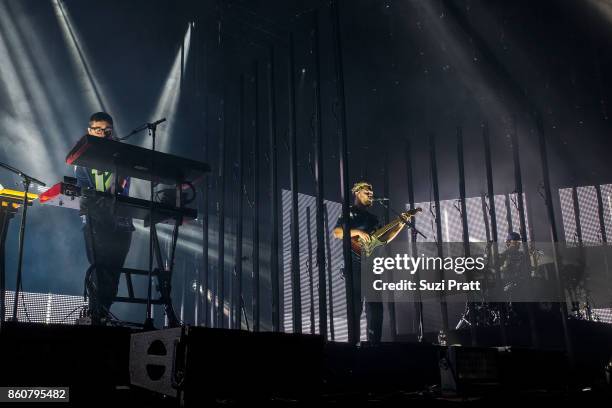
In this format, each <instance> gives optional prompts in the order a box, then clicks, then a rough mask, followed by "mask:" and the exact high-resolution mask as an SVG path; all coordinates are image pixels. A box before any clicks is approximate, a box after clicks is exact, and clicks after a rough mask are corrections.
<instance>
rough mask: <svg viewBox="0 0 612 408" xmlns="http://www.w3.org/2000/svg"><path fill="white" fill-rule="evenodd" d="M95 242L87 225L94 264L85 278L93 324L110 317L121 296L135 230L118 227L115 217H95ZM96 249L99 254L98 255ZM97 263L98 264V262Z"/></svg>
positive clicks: (85, 229) (88, 249) (88, 255)
mask: <svg viewBox="0 0 612 408" xmlns="http://www.w3.org/2000/svg"><path fill="white" fill-rule="evenodd" d="M91 225H92V227H93V228H92V232H93V242H94V243H95V246H94V245H93V244H92V237H91V234H90V231H89V227H88V226H85V227H84V228H83V233H84V234H85V247H86V249H87V259H88V260H89V263H90V264H91V266H90V267H89V269H88V270H87V275H86V277H85V288H86V291H87V297H88V299H89V313H90V316H91V318H92V321H93V323H99V322H100V319H102V318H105V317H107V316H108V313H109V311H110V307H111V305H112V303H113V300H114V299H115V296H117V290H118V288H119V278H120V276H121V272H120V268H122V267H123V263H124V262H125V258H126V257H127V254H128V252H129V250H130V244H131V242H132V231H125V230H115V226H114V223H113V222H112V220H108V219H106V220H96V219H95V218H94V219H92V222H91ZM94 252H95V257H94ZM94 263H95V265H94Z"/></svg>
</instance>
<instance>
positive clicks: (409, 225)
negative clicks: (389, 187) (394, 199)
mask: <svg viewBox="0 0 612 408" xmlns="http://www.w3.org/2000/svg"><path fill="white" fill-rule="evenodd" d="M374 201H376V202H377V203H380V205H382V206H383V207H385V208H386V209H388V210H391V211H392V212H393V213H394V214H395V215H397V216H398V217H401V216H402V214H400V213H399V212H397V211H395V209H393V208H392V207H390V206H388V205H387V204H385V201H390V200H386V199H385V200H381V199H376V198H375V199H374ZM406 225H408V228H412V229H413V230H414V232H416V233H417V234H419V235H420V236H422V237H423V238H425V239H427V237H426V236H425V235H424V234H423V233H422V232H421V231H419V230H418V229H417V227H416V225H415V223H414V221H409V222H407V223H406Z"/></svg>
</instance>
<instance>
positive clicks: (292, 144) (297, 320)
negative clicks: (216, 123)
mask: <svg viewBox="0 0 612 408" xmlns="http://www.w3.org/2000/svg"><path fill="white" fill-rule="evenodd" d="M293 48H294V44H293V33H290V34H289V81H288V82H289V179H290V184H291V293H292V311H293V332H294V333H301V332H302V296H301V288H300V220H299V218H298V215H299V213H298V169H297V134H296V127H297V126H296V122H297V116H296V109H295V57H294V49H293Z"/></svg>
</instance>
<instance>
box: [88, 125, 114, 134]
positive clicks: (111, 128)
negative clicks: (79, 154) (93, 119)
mask: <svg viewBox="0 0 612 408" xmlns="http://www.w3.org/2000/svg"><path fill="white" fill-rule="evenodd" d="M89 129H91V131H92V132H94V133H98V132H102V133H111V132H112V131H113V127H112V126H109V127H105V128H101V127H90V128H89Z"/></svg>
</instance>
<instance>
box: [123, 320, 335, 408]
mask: <svg viewBox="0 0 612 408" xmlns="http://www.w3.org/2000/svg"><path fill="white" fill-rule="evenodd" d="M323 344H324V342H323V339H322V338H321V337H320V336H312V335H297V334H287V333H271V332H260V333H252V332H246V331H242V330H227V329H211V328H204V327H192V326H186V327H185V328H184V329H182V330H181V329H180V328H177V329H167V330H159V331H151V332H145V333H138V334H134V335H132V341H131V350H130V378H131V382H132V384H133V385H136V386H138V387H142V388H145V389H148V390H152V391H155V392H158V393H162V394H165V395H169V396H173V397H176V396H178V397H179V398H180V399H181V401H182V403H183V404H184V406H196V405H200V404H202V403H204V402H211V403H214V402H215V401H220V400H224V401H245V400H248V401H253V400H258V399H259V400H266V399H269V398H274V397H279V398H295V399H299V400H308V399H309V398H311V397H314V398H316V397H318V396H319V395H320V394H321V389H322V384H321V383H322V378H323V375H322V372H323V355H324V353H323Z"/></svg>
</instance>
